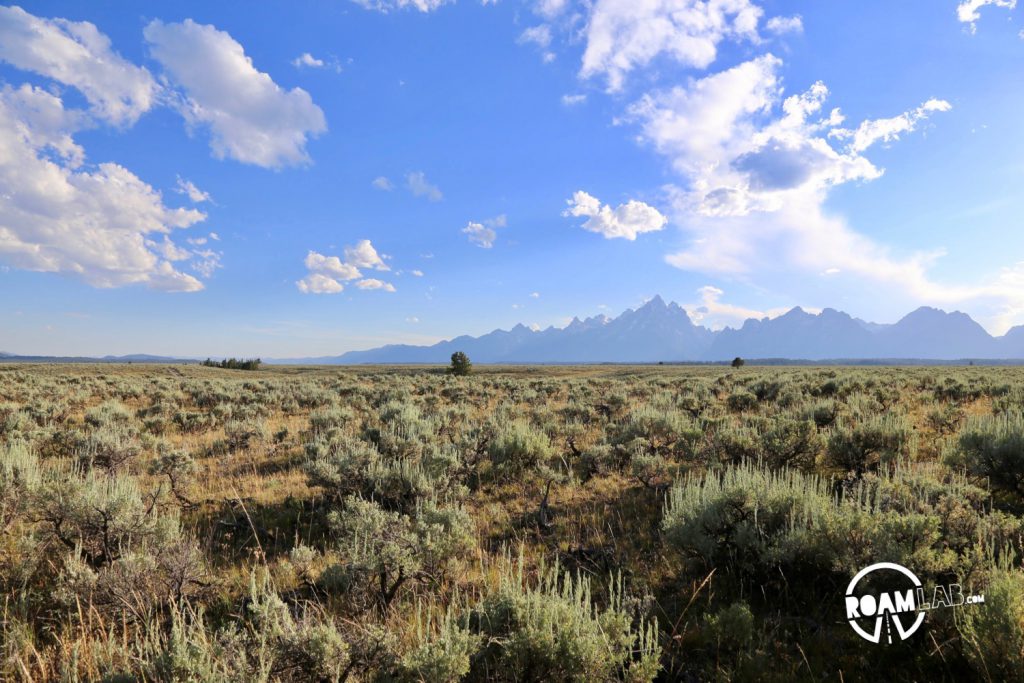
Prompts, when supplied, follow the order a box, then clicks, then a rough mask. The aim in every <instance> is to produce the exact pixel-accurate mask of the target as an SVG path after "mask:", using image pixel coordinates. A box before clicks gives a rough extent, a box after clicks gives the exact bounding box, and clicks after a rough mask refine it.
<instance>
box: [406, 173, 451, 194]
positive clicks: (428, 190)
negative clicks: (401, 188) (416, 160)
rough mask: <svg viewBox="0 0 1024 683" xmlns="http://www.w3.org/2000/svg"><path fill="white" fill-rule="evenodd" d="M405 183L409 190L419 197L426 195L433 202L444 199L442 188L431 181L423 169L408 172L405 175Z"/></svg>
mask: <svg viewBox="0 0 1024 683" xmlns="http://www.w3.org/2000/svg"><path fill="white" fill-rule="evenodd" d="M405 183H406V186H407V187H408V188H409V191H410V192H412V193H413V194H414V195H416V196H417V197H426V198H427V199H428V200H430V201H432V202H439V201H441V200H442V199H444V195H443V194H441V189H440V188H439V187H438V186H437V185H432V184H431V183H429V182H428V181H427V176H426V174H425V173H423V171H413V172H412V173H409V174H407V175H406V176H405Z"/></svg>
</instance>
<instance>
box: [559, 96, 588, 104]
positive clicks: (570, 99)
mask: <svg viewBox="0 0 1024 683" xmlns="http://www.w3.org/2000/svg"><path fill="white" fill-rule="evenodd" d="M586 101H587V96H586V95H583V94H574V95H562V104H563V105H564V106H566V107H575V106H576V105H577V104H583V103H584V102H586Z"/></svg>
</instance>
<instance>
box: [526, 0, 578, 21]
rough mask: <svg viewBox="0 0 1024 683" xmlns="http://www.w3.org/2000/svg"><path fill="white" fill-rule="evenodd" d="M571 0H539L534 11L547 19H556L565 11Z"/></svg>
mask: <svg viewBox="0 0 1024 683" xmlns="http://www.w3.org/2000/svg"><path fill="white" fill-rule="evenodd" d="M568 5H569V0H537V4H536V5H535V6H534V11H535V12H536V13H537V14H539V15H540V16H542V17H544V18H545V19H554V18H555V17H557V16H558V15H560V14H562V12H564V11H565V8H566V7H568Z"/></svg>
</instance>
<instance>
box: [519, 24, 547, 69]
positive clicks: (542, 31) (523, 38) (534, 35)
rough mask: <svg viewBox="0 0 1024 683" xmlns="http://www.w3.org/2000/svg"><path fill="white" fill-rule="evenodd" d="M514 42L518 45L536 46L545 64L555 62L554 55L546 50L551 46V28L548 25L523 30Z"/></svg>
mask: <svg viewBox="0 0 1024 683" xmlns="http://www.w3.org/2000/svg"><path fill="white" fill-rule="evenodd" d="M516 42H518V43H519V44H520V45H527V44H529V45H534V46H536V47H537V48H538V49H539V50H540V52H541V56H542V57H543V59H544V61H545V62H553V61H554V60H555V53H554V52H552V51H551V50H549V49H548V47H549V46H550V45H551V26H549V25H548V24H538V25H537V26H531V27H529V28H527V29H525V30H524V31H523V32H522V33H520V34H519V38H518V40H517V41H516Z"/></svg>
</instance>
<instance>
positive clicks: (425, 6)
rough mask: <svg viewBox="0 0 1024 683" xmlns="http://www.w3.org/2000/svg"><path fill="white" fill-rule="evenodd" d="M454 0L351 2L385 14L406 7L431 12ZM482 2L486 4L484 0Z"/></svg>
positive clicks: (353, 0)
mask: <svg viewBox="0 0 1024 683" xmlns="http://www.w3.org/2000/svg"><path fill="white" fill-rule="evenodd" d="M454 1H455V0H352V2H354V3H356V4H357V5H360V6H362V7H365V8H366V9H370V10H375V11H377V12H383V13H385V14H387V13H388V12H391V11H393V10H401V9H408V8H412V9H417V10H419V11H420V12H432V11H434V10H436V9H437V8H438V7H441V6H443V5H446V4H448V3H449V2H454ZM484 4H487V2H486V0H485V2H484Z"/></svg>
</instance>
